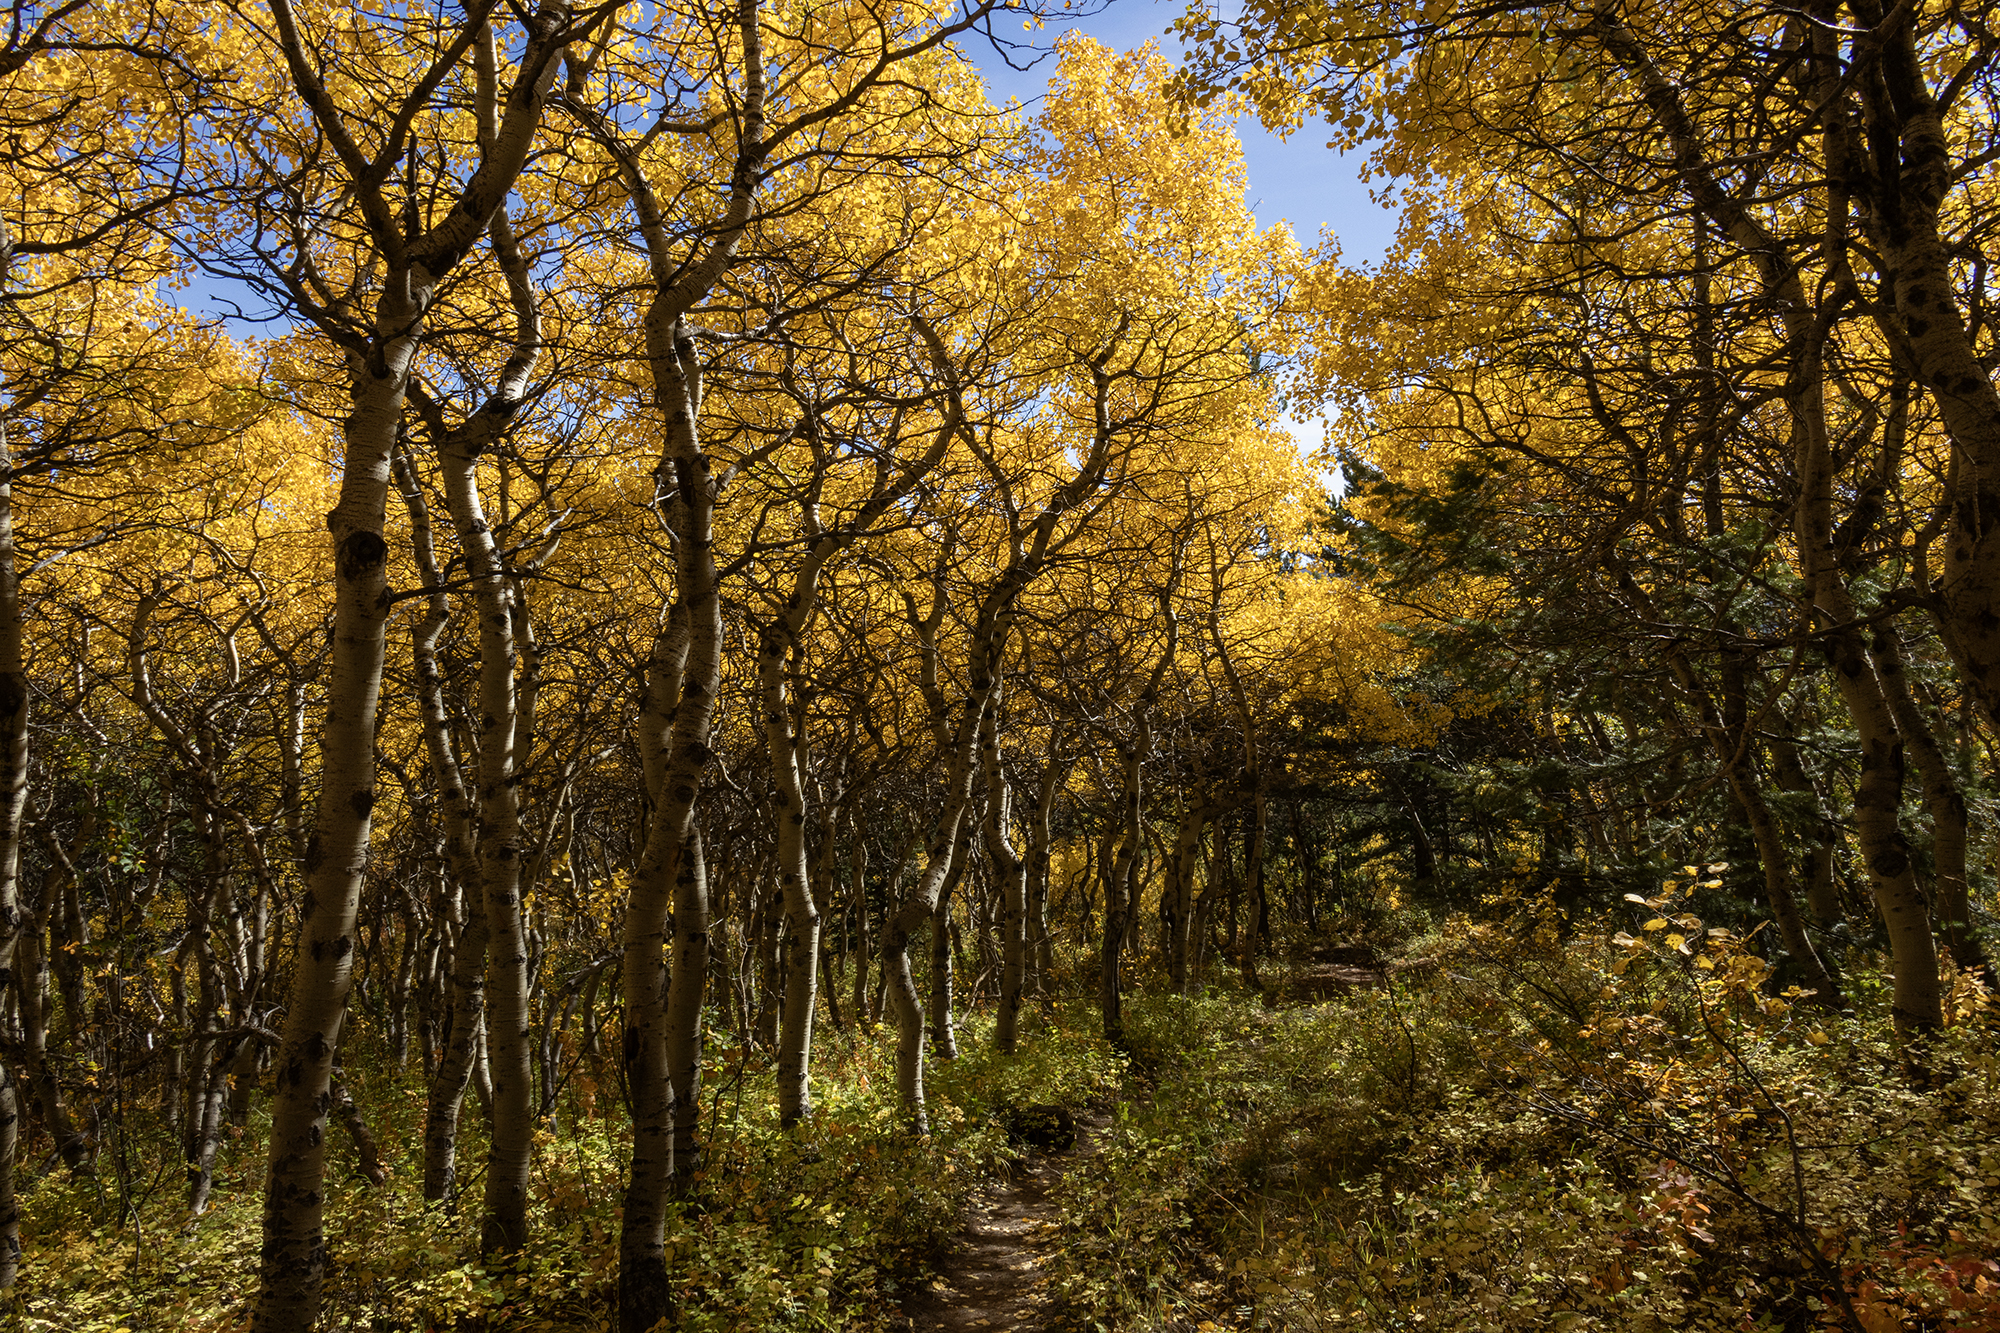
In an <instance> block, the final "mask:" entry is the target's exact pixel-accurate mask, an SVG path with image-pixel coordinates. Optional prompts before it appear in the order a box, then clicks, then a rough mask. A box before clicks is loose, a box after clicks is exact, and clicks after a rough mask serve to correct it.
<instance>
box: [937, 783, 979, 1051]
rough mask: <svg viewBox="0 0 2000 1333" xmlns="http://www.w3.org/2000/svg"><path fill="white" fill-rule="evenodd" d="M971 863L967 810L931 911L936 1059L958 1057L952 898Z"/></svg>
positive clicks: (969, 815)
mask: <svg viewBox="0 0 2000 1333" xmlns="http://www.w3.org/2000/svg"><path fill="white" fill-rule="evenodd" d="M971 863H972V812H971V811H970V810H968V811H967V812H966V817H965V819H964V821H963V822H962V823H961V824H960V826H959V835H958V841H957V842H955V843H953V844H952V856H951V868H950V869H949V870H948V871H946V872H945V877H944V884H943V885H942V886H941V887H940V888H939V889H938V900H937V906H936V907H935V908H934V909H932V911H931V995H930V1024H931V1054H932V1055H934V1056H936V1057H937V1058H938V1059H940V1060H956V1059H957V1058H958V1025H957V1022H956V1021H955V1018H954V1011H955V1009H956V1006H957V999H958V997H957V993H956V987H955V985H954V983H955V982H956V981H957V973H956V969H955V968H954V967H953V964H952V953H951V936H952V900H953V899H954V898H955V897H956V896H957V894H958V888H959V885H961V884H963V883H964V882H965V873H966V870H967V869H968V868H969V867H970V865H971Z"/></svg>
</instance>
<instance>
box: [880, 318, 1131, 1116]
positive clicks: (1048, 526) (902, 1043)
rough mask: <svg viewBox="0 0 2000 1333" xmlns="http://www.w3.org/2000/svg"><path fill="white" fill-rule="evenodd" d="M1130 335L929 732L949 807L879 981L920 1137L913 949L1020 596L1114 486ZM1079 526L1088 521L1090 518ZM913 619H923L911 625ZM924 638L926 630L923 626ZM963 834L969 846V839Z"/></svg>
mask: <svg viewBox="0 0 2000 1333" xmlns="http://www.w3.org/2000/svg"><path fill="white" fill-rule="evenodd" d="M920 327H928V326H920ZM1128 327H1129V320H1124V321H1121V322H1120V324H1119V327H1118V330H1117V332H1116V334H1115V335H1114V336H1113V338H1112V339H1111V341H1110V342H1109V343H1108V344H1107V345H1106V346H1105V348H1104V349H1103V350H1102V351H1101V352H1100V353H1098V355H1097V356H1095V357H1093V358H1091V359H1090V361H1089V362H1088V363H1087V364H1088V366H1089V369H1090V372H1091V379H1092V391H1093V411H1094V416H1095V422H1094V430H1093V434H1092V438H1091V444H1090V448H1089V449H1088V450H1087V451H1086V452H1085V453H1084V456H1083V458H1082V459H1081V460H1079V466H1078V467H1077V469H1076V472H1075V473H1074V474H1073V475H1072V476H1071V477H1070V478H1069V479H1068V480H1067V481H1065V482H1063V483H1062V484H1061V485H1060V486H1058V487H1056V489H1055V491H1054V493H1053V494H1052V495H1050V496H1049V498H1048V500H1047V501H1046V502H1045V503H1044V504H1043V506H1042V508H1041V510H1040V511H1039V512H1038V513H1036V514H1035V516H1034V518H1033V519H1032V520H1031V521H1026V522H1020V521H1018V520H1017V521H1016V523H1015V525H1014V531H1013V535H1012V538H1011V541H1010V552H1009V559H1008V562H1007V565H1006V567H1005V568H1004V569H1003V570H1002V571H1001V573H1000V574H999V576H998V577H997V578H996V579H995V580H994V581H993V583H992V584H991V585H990V586H989V587H988V588H987V590H986V592H985V593H984V595H983V596H981V598H980V599H979V611H978V614H977V616H976V617H975V618H974V621H973V626H972V633H971V635H970V640H971V642H970V646H969V648H968V651H967V660H966V684H967V690H966V697H965V699H964V701H963V702H962V703H961V704H960V706H959V708H958V721H957V724H956V726H954V727H950V728H949V729H948V728H947V725H946V723H945V721H944V715H943V713H942V712H941V711H940V710H939V709H938V708H937V706H936V704H935V702H934V703H933V707H932V712H933V717H932V723H933V726H934V728H935V730H936V731H937V733H938V735H939V737H940V739H941V740H942V741H943V742H944V743H943V744H941V745H940V747H939V748H940V749H941V750H942V752H943V755H944V761H945V767H946V779H945V790H944V804H943V808H942V810H941V811H940V812H939V815H938V820H937V823H936V824H935V825H934V826H933V831H932V834H931V838H930V844H929V847H928V850H927V853H926V859H925V865H924V872H923V874H922V875H921V876H920V877H919V879H918V881H917V883H916V884H915V885H914V886H913V887H912V890H911V893H910V895H909V897H908V899H907V900H905V901H904V903H903V904H902V906H901V907H900V908H898V909H897V911H896V912H895V913H894V914H893V915H891V916H890V917H889V919H888V920H887V921H886V922H884V924H883V929H882V971H883V976H884V978H885V979H886V982H887V987H888V992H889V995H890V999H891V1002H892V1005H893V1007H894V1009H895V1012H896V1028H897V1041H896V1084H897V1091H898V1093H899V1095H900V1099H901V1102H902V1109H903V1113H904V1116H905V1117H906V1119H907V1121H908V1124H909V1126H910V1128H911V1130H912V1131H913V1132H915V1133H917V1134H924V1133H928V1132H929V1126H930V1118H929V1115H928V1112H927V1111H926V1109H925V1106H924V1081H923V1060H924V1013H923V1005H922V1003H921V1002H920V1001H919V999H918V997H917V987H916V981H915V979H914V978H913V977H912V975H911V973H910V957H909V947H910V940H911V939H912V938H913V937H914V936H915V935H916V933H917V932H918V931H920V930H922V929H923V928H924V926H925V925H926V924H927V923H929V922H930V921H931V920H932V919H933V918H934V917H935V916H936V914H937V907H938V900H939V896H940V893H941V891H942V889H943V888H944V883H945V878H946V876H947V875H948V874H949V873H950V870H951V866H952V862H953V861H954V859H955V858H956V856H957V847H958V843H959V835H960V828H961V825H962V823H963V822H964V820H965V819H966V816H967V814H968V811H969V809H970V807H971V804H972V789H973V780H974V778H975V776H976V768H977V766H976V764H975V758H976V754H977V749H976V747H977V744H978V736H979V726H980V722H981V720H982V719H983V718H984V716H985V713H986V708H987V706H988V703H989V701H990V699H991V697H992V694H993V691H994V688H995V687H996V686H997V685H998V683H999V672H1000V666H1001V658H1002V654H1003V653H1004V652H1005V650H1006V646H1007V641H1008V638H1009V636H1010V635H1011V634H1012V632H1013V626H1014V618H1015V616H1016V615H1017V614H1018V612H1017V603H1018V601H1019V598H1020V594H1021V592H1022V590H1023V589H1025V588H1027V587H1028V585H1029V584H1031V583H1033V582H1034V580H1035V578H1036V577H1037V576H1038V575H1039V574H1040V573H1041V572H1042V569H1043V568H1044V566H1045V565H1046V564H1047V562H1048V560H1049V558H1050V556H1051V554H1052V553H1053V552H1054V551H1055V550H1058V549H1060V548H1061V547H1063V546H1065V545H1067V544H1068V542H1070V541H1072V540H1074V539H1075V537H1076V535H1077V534H1078V532H1079V531H1080V530H1081V523H1079V524H1077V525H1074V526H1072V528H1071V529H1070V530H1069V532H1068V533H1067V534H1066V535H1064V536H1063V537H1061V538H1060V539H1058V537H1057V532H1056V529H1057V526H1058V525H1059V524H1060V523H1061V522H1062V520H1063V519H1064V517H1065V516H1067V515H1069V514H1070V513H1071V512H1072V511H1074V510H1078V509H1080V508H1081V507H1083V506H1084V504H1085V502H1086V501H1088V500H1089V499H1090V498H1091V497H1092V496H1093V495H1095V494H1096V493H1097V492H1098V491H1099V490H1100V489H1102V488H1103V487H1104V486H1105V485H1106V483H1107V480H1108V478H1109V475H1110V470H1111V466H1112V462H1113V454H1112V448H1113V443H1114V436H1115V434H1116V427H1117V425H1118V424H1119V423H1116V422H1114V419H1113V417H1112V413H1111V385H1112V382H1113V376H1112V375H1111V374H1110V373H1109V372H1108V371H1107V370H1106V369H1105V367H1106V365H1107V363H1108V362H1109V361H1110V359H1111V357H1112V355H1113V354H1114V353H1115V352H1116V351H1117V349H1118V345H1119V342H1120V340H1122V339H1123V337H1124V336H1125V333H1126V331H1127V329H1128ZM937 359H938V361H939V368H940V371H941V372H945V374H946V379H947V383H948V385H949V387H950V390H951V394H952V411H953V413H954V414H955V415H957V416H959V417H961V418H963V416H964V415H965V414H964V410H963V407H962V402H963V398H962V396H961V393H960V390H959V387H958V385H957V384H956V381H955V379H954V378H953V377H952V376H951V375H950V374H949V368H950V361H949V359H948V358H943V357H939V358H937ZM1082 517H1083V518H1084V519H1086V520H1087V518H1088V514H1087V513H1086V514H1085V515H1083V516H1082ZM946 556H947V552H943V551H941V552H940V557H939V562H938V565H937V568H936V570H935V572H934V573H933V576H932V577H933V579H934V580H935V581H936V582H937V584H938V587H937V600H936V601H935V602H934V603H933V616H932V619H931V620H930V621H929V622H928V624H929V625H930V632H931V633H932V634H933V635H934V634H935V632H936V623H937V620H938V619H940V618H941V617H942V615H943V588H942V580H943V579H944V577H945V573H946V568H947V565H946ZM912 609H913V610H914V607H913V608H912ZM911 618H912V620H916V619H917V618H916V617H915V616H914V615H912V617H911ZM919 628H920V630H921V628H922V626H919ZM934 642H935V640H934V638H933V640H932V643H933V644H934ZM935 667H936V661H935V653H934V651H933V652H927V653H926V654H925V656H924V659H923V663H922V670H923V672H924V673H925V681H924V689H925V694H926V695H927V697H931V698H933V699H934V700H936V699H942V697H943V696H942V693H941V692H939V691H938V689H937V686H936V676H935ZM947 733H948V734H947ZM966 833H967V835H968V836H969V835H970V830H969V829H968V830H966Z"/></svg>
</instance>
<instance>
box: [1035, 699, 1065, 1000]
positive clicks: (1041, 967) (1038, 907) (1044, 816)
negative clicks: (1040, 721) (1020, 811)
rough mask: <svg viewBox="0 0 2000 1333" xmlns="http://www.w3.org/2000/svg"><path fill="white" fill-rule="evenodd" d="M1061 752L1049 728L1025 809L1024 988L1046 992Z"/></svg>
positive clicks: (1051, 955)
mask: <svg viewBox="0 0 2000 1333" xmlns="http://www.w3.org/2000/svg"><path fill="white" fill-rule="evenodd" d="M1061 752H1062V730H1061V728H1060V727H1057V726H1053V725H1052V726H1051V727H1050V728H1049V761H1048V764H1047V766H1046V767H1045V768H1043V770H1042V781H1041V784H1040V787H1039V788H1038V789H1037V791H1036V793H1035V805H1034V808H1033V809H1032V810H1030V811H1029V812H1028V819H1027V825H1028V867H1027V893H1028V896H1027V904H1026V909H1025V910H1026V913H1027V922H1026V927H1025V929H1026V934H1027V939H1026V944H1025V951H1024V961H1025V963H1026V965H1027V966H1028V968H1029V969H1030V979H1029V981H1028V983H1027V989H1030V990H1033V991H1034V992H1035V993H1036V994H1038V995H1043V994H1046V993H1047V987H1048V985H1049V983H1050V978H1051V976H1052V975H1053V973H1054V972H1055V943H1054V941H1053V940H1051V939H1050V938H1049V873H1050V866H1051V863H1052V861H1053V860H1054V837H1053V835H1052V833H1051V830H1050V821H1051V819H1052V818H1053V816H1054V814H1055V804H1056V794H1057V793H1058V792H1059V791H1061V790H1062V785H1063V782H1064V780H1065V779H1066V778H1068V776H1069V770H1070V762H1069V761H1067V760H1060V759H1058V758H1057V756H1058V755H1059V754H1061Z"/></svg>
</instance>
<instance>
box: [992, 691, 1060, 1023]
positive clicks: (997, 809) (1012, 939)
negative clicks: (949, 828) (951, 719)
mask: <svg viewBox="0 0 2000 1333" xmlns="http://www.w3.org/2000/svg"><path fill="white" fill-rule="evenodd" d="M1005 693H1006V686H1005V684H1004V681H1002V682H996V683H995V684H994V687H993V701H992V703H991V704H989V705H988V707H987V709H986V716H985V717H984V718H982V719H981V721H980V724H979V757H980V762H981V766H982V767H983V768H984V769H985V771H986V819H985V826H984V832H985V835H986V860H987V863H988V864H989V865H990V866H991V867H992V868H993V879H994V882H995V885H996V887H997V888H998V889H999V895H1000V1004H999V1009H998V1012H997V1013H996V1014H995V1015H994V1022H993V1044H994V1046H995V1047H997V1048H998V1049H999V1050H1000V1052H1001V1053H1002V1054H1005V1055H1012V1054H1013V1053H1014V1050H1015V1048H1016V1047H1017V1046H1018V1045H1019V1044H1020V1035H1021V1034H1020V1015H1021V993H1022V988H1023V986H1024V984H1025V978H1026V974H1027V952H1028V939H1027V917H1028V902H1027V898H1028V863H1027V862H1026V861H1024V860H1022V859H1021V858H1020V857H1019V856H1017V855H1016V854H1015V852H1014V844H1013V841H1012V840H1011V838H1010V837H1009V835H1008V828H1007V825H1008V823H1009V822H1010V817H1011V815H1012V813H1013V811H1012V805H1013V802H1012V799H1011V793H1010V791H1009V789H1008V786H1007V774H1006V771H1005V768H1004V766H1003V765H1002V764H1001V762H1000V735H999V731H1000V723H999V715H1000V710H1001V708H1002V706H1003V704H1004V702H1005ZM1051 762H1053V761H1051Z"/></svg>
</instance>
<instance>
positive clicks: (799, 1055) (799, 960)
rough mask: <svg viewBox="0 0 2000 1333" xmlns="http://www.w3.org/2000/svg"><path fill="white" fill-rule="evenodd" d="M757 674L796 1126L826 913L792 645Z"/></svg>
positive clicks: (760, 658)
mask: <svg viewBox="0 0 2000 1333" xmlns="http://www.w3.org/2000/svg"><path fill="white" fill-rule="evenodd" d="M801 582H804V580H803V579H802V580H801ZM809 595H810V594H808V596H809ZM794 600H795V601H796V598H795V599H794ZM757 675H758V681H759V684H760V685H761V687H762V690H763V696H764V744H765V747H766V752H767V755H768V758H769V760H770V767H771V784H772V787H773V789H774V795H775V796H776V804H777V812H776V814H777V821H778V828H777V835H778V836H777V843H778V866H777V870H778V891H779V893H780V894H781V895H782V896H783V899H784V907H785V917H786V920H787V923H788V924H789V926H790V930H789V931H788V932H787V936H786V941H785V944H784V949H785V959H784V971H785V996H784V1011H783V1014H782V1016H781V1019H780V1026H779V1032H778V1121H779V1124H781V1125H782V1126H784V1127H785V1128H788V1129H789V1128H790V1127H791V1126H793V1125H796V1124H798V1123H799V1121H801V1120H803V1119H804V1118H805V1117H807V1116H809V1115H811V1114H812V1089H811V1086H810V1070H811V1064H812V1027H813V1010H814V1008H815V1007H816V1002H817V999H818V995H819V989H818V987H819V966H818V962H819V936H820V914H819V910H818V907H817V906H816V905H815V904H814V902H813V896H812V887H811V885H810V884H809V883H808V882H807V878H806V876H807V868H806V830H805V821H806V814H805V809H806V799H805V787H804V784H803V783H802V782H801V781H800V777H799V746H798V739H797V737H796V736H794V735H793V734H792V713H791V709H790V708H789V707H788V706H787V704H786V699H785V642H784V639H783V638H781V637H780V636H778V635H777V634H767V635H766V636H765V637H764V639H763V642H762V643H761V644H760V645H759V648H758V654H757Z"/></svg>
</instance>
